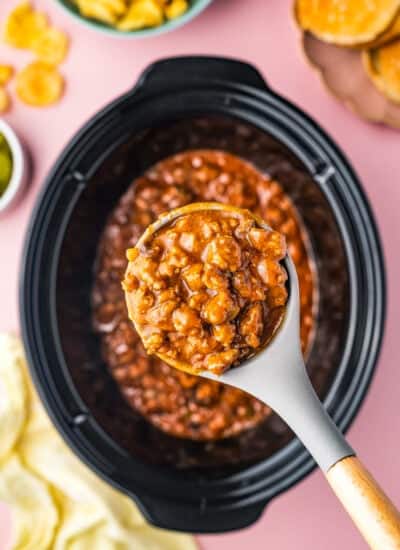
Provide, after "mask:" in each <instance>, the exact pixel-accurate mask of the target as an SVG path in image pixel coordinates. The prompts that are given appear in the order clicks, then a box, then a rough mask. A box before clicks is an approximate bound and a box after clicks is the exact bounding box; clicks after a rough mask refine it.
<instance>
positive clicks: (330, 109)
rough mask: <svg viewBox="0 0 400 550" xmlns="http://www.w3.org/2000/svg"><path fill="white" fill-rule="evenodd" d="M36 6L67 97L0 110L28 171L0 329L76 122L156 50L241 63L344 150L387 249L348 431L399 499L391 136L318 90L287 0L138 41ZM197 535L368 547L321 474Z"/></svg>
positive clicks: (225, 542)
mask: <svg viewBox="0 0 400 550" xmlns="http://www.w3.org/2000/svg"><path fill="white" fill-rule="evenodd" d="M15 4H16V0H1V1H0V21H1V20H3V19H4V16H5V14H6V13H7V12H8V11H9V10H10V8H12V7H13V6H14V5H15ZM35 4H36V5H37V6H40V7H43V8H45V9H46V10H47V11H48V12H49V13H50V14H51V16H52V18H53V21H54V22H56V23H58V24H59V25H60V26H62V27H63V28H64V29H66V30H67V31H68V32H69V34H70V36H71V43H72V44H71V51H70V55H69V57H68V60H67V62H66V63H65V64H64V65H63V66H62V72H63V73H64V74H65V77H66V80H67V89H66V95H65V98H64V99H63V100H62V101H61V102H60V103H59V104H57V105H56V106H55V107H52V108H49V109H45V110H40V109H38V110H35V109H31V108H29V107H26V106H24V105H22V104H20V103H17V102H16V101H15V102H14V106H13V109H12V110H11V112H10V113H9V114H7V115H6V116H5V118H6V120H8V121H9V122H11V123H12V125H13V126H14V128H15V129H16V130H17V131H18V132H19V134H20V136H21V137H22V138H23V139H24V140H25V142H26V144H27V146H28V148H29V150H30V151H31V154H32V158H33V164H34V169H33V178H32V180H31V183H30V188H29V191H28V193H27V195H26V196H25V198H24V200H23V201H22V202H21V204H20V205H18V206H17V208H16V209H15V210H13V211H12V212H10V213H9V214H7V215H6V216H5V217H4V218H2V219H0V258H1V271H0V292H1V302H0V330H16V331H18V311H17V279H18V264H19V258H20V252H21V244H22V240H23V236H24V231H25V227H26V224H27V220H28V217H29V214H30V211H31V208H32V205H33V202H34V200H35V197H36V195H37V193H38V191H39V189H40V187H41V186H42V184H43V179H44V177H45V175H46V173H47V171H48V170H49V168H50V166H51V165H52V163H53V162H54V160H55V159H56V158H57V156H58V155H59V153H60V151H61V150H62V148H63V147H64V145H65V144H66V142H67V141H68V140H69V139H70V137H71V136H72V135H73V134H74V133H75V131H76V130H77V129H78V128H79V127H80V126H81V125H82V124H83V123H84V122H85V121H86V120H87V119H88V117H90V116H91V115H92V114H93V113H95V112H96V111H97V110H98V109H99V108H100V107H102V106H103V105H105V104H106V103H107V102H109V101H110V100H111V99H113V98H114V97H115V96H117V95H118V94H120V93H122V92H124V91H125V90H127V89H128V88H129V87H130V86H132V85H133V83H134V82H135V81H136V79H137V77H138V75H139V74H140V73H141V71H142V70H143V69H144V68H145V67H146V66H147V65H148V64H149V63H151V62H152V61H153V60H155V59H157V58H160V57H165V56H171V55H180V54H219V55H227V56H233V57H238V58H241V59H244V60H248V61H250V62H252V63H254V64H255V65H256V66H257V67H258V68H259V69H260V71H261V72H262V74H263V75H264V76H265V78H266V79H267V81H268V82H269V84H270V85H271V87H272V88H273V89H275V90H276V91H278V92H280V93H281V94H283V95H284V96H286V97H288V98H289V99H291V100H293V101H294V102H295V103H297V104H298V105H299V106H300V107H302V108H303V109H304V110H305V111H306V112H308V113H310V114H311V115H312V116H313V117H314V118H315V119H316V120H317V121H318V122H320V123H321V125H322V126H323V127H324V128H325V129H326V130H328V132H329V133H330V134H331V135H332V136H333V138H334V139H335V140H336V141H337V142H338V144H339V145H340V146H341V147H342V148H343V149H344V151H345V152H346V153H347V155H348V157H349V159H350V161H351V162H352V163H353V165H354V167H355V169H356V171H357V172H358V174H359V176H360V178H361V180H362V182H363V184H364V188H365V190H366V192H367V194H368V196H369V198H370V200H371V202H372V205H373V209H374V211H375V214H376V217H377V220H378V224H379V227H380V230H381V234H382V239H383V243H384V246H385V252H386V257H387V269H388V283H389V291H390V292H389V300H390V303H389V308H388V319H387V327H386V338H385V342H384V347H383V351H382V354H381V357H380V361H379V365H378V369H377V375H376V377H375V379H374V382H373V384H372V387H371V390H370V392H369V395H368V397H367V399H366V400H365V403H364V406H363V407H362V410H361V412H360V414H359V416H358V417H357V420H356V422H355V424H354V426H353V427H352V429H351V430H350V432H349V439H350V442H351V443H352V445H353V446H354V447H355V448H356V449H357V450H358V452H359V455H360V456H361V457H362V458H363V459H364V461H365V463H366V464H367V466H368V467H369V468H370V469H371V470H372V471H373V472H374V474H375V476H376V477H377V479H378V480H379V481H380V482H381V483H382V485H383V486H384V487H385V488H386V490H387V492H388V493H389V495H390V496H391V497H392V498H393V500H394V501H395V502H396V503H397V505H400V476H399V463H398V462H399V461H398V458H397V457H398V453H399V451H400V429H399V420H398V418H399V413H398V403H399V388H400V384H399V381H400V371H399V368H398V356H399V352H398V348H397V346H398V344H399V340H398V327H399V324H400V307H399V305H400V290H399V288H400V284H399V281H400V261H399V259H398V246H399V234H400V215H399V206H400V181H399V161H400V134H399V133H396V132H395V131H394V130H390V129H385V128H382V127H378V126H374V125H371V124H368V123H366V122H363V121H361V120H359V119H358V118H356V116H354V115H353V114H352V113H350V112H348V111H347V110H346V109H345V108H344V107H342V106H341V105H340V104H338V103H337V101H336V100H335V99H333V98H332V97H330V96H329V95H328V93H327V92H326V90H325V89H324V88H323V87H322V85H321V83H320V82H319V80H318V78H317V76H316V75H315V74H314V73H313V71H312V70H311V68H310V67H309V66H307V64H306V63H305V61H304V59H303V58H302V54H301V51H300V47H299V40H298V35H297V31H296V29H295V26H294V24H293V22H292V18H291V13H290V4H291V2H290V1H288V0H275V1H269V2H267V1H266V0H246V1H244V0H215V1H214V3H213V4H212V5H211V7H209V8H208V9H207V10H206V11H205V12H204V13H203V14H202V15H200V16H199V17H198V18H197V19H196V20H195V21H194V22H192V23H190V24H189V25H187V26H186V27H184V28H182V29H179V30H177V31H175V32H173V33H172V34H167V35H165V36H161V37H159V38H154V39H153V38H152V39H146V40H139V41H123V40H116V39H113V38H109V37H105V36H102V35H99V34H97V33H95V32H94V31H91V30H87V29H86V28H84V27H82V26H80V25H79V24H78V23H77V22H75V21H73V20H71V19H70V18H69V17H67V16H66V15H65V14H64V13H63V11H61V10H60V9H59V8H58V7H57V6H56V5H55V4H56V2H54V1H51V0H47V1H46V0H41V1H39V0H37V1H36V2H35ZM28 59H30V55H29V54H27V53H26V52H18V51H15V50H11V49H10V48H7V47H6V46H4V45H0V63H1V62H12V63H14V64H15V65H16V66H22V65H23V64H24V63H25V62H26V61H27V60H28ZM349 78H351V75H349ZM0 510H1V509H0ZM7 523H8V516H7V515H6V513H4V512H3V514H2V513H1V511H0V539H1V537H2V536H3V541H1V540H0V550H4V549H5V548H6V539H7V533H6V531H7V529H4V527H3V528H2V526H4V525H6V524H7ZM2 532H3V535H1V533H2ZM4 536H5V538H4ZM200 541H201V544H202V547H203V548H204V549H205V550H216V549H218V550H228V549H229V550H239V549H242V548H245V547H247V548H251V549H252V550H257V549H261V548H263V549H264V548H271V549H276V550H278V549H279V550H289V549H297V548H307V549H314V548H315V549H323V550H337V549H338V548H341V549H351V550H361V549H363V548H366V545H365V543H364V542H363V541H362V540H361V538H360V537H359V535H358V534H357V532H356V530H355V528H354V527H353V526H352V524H351V522H350V520H349V519H348V518H347V517H346V515H345V513H344V512H343V511H342V509H341V507H340V505H339V504H338V502H337V501H336V499H335V498H334V496H333V495H332V494H331V492H330V490H329V488H328V487H327V485H326V483H325V481H324V479H323V476H322V474H321V473H319V472H315V473H313V474H312V475H311V476H309V477H308V478H307V479H306V480H305V481H303V482H302V483H300V484H299V485H297V486H296V488H294V489H292V490H290V491H288V492H287V493H285V494H284V495H282V496H280V497H279V498H277V499H276V500H275V501H273V502H272V503H271V505H270V506H269V507H268V509H267V511H266V512H265V514H264V516H263V517H262V519H261V520H260V521H259V522H258V523H257V524H256V525H254V526H253V527H251V528H249V529H246V530H243V531H241V532H239V533H234V534H228V535H218V536H203V537H200ZM38 550H39V549H38ZM382 550H384V549H382Z"/></svg>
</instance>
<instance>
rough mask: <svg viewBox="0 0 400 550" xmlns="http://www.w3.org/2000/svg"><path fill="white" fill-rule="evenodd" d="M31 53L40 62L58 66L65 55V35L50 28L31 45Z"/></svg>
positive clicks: (66, 43) (66, 39) (66, 48)
mask: <svg viewBox="0 0 400 550" xmlns="http://www.w3.org/2000/svg"><path fill="white" fill-rule="evenodd" d="M32 51H33V52H34V53H35V54H36V55H37V57H38V59H39V60H40V61H45V62H46V63H50V64H52V65H58V64H59V63H61V62H62V61H63V60H64V58H65V56H66V55H67V51H68V38H67V35H66V34H65V33H64V32H62V31H60V30H59V29H56V28H54V27H50V28H48V29H46V30H45V31H44V32H43V33H41V34H39V36H38V37H37V38H36V40H35V41H34V42H33V44H32Z"/></svg>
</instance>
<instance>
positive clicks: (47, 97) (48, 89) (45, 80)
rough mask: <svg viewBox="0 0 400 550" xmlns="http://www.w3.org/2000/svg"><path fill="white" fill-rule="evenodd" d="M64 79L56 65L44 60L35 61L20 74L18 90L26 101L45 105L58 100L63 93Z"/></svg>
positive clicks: (17, 81)
mask: <svg viewBox="0 0 400 550" xmlns="http://www.w3.org/2000/svg"><path fill="white" fill-rule="evenodd" d="M63 87H64V80H63V77H62V76H61V74H60V73H59V72H58V71H57V69H56V68H55V67H53V66H52V65H49V64H48V63H44V62H43V61H34V62H33V63H31V64H30V65H28V66H27V67H25V69H23V70H22V71H21V72H20V73H19V74H18V75H17V80H16V92H17V95H18V97H19V98H20V100H21V101H23V102H24V103H27V104H28V105H32V106H34V107H44V106H46V105H50V104H51V103H54V102H56V101H57V100H58V99H59V98H60V97H61V95H62V92H63Z"/></svg>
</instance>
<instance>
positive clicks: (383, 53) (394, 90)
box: [363, 40, 400, 103]
mask: <svg viewBox="0 0 400 550" xmlns="http://www.w3.org/2000/svg"><path fill="white" fill-rule="evenodd" d="M363 61H364V66H365V68H366V70H367V73H368V75H369V76H370V78H371V80H372V82H373V83H374V84H375V86H376V87H377V88H378V90H380V91H381V92H383V93H384V94H385V96H386V97H387V98H388V99H390V100H391V101H395V102H396V103H400V40H396V41H394V42H390V43H389V44H387V45H385V46H381V47H380V48H376V49H373V50H368V51H365V52H363Z"/></svg>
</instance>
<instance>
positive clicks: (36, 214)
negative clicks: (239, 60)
mask: <svg viewBox="0 0 400 550" xmlns="http://www.w3.org/2000/svg"><path fill="white" fill-rule="evenodd" d="M233 88H235V91H237V86H233ZM242 91H243V90H242ZM251 91H252V92H254V93H253V94H252V95H253V96H257V95H259V94H261V95H262V99H263V100H264V101H265V99H266V98H265V96H267V97H271V96H272V97H274V98H275V100H276V99H278V100H279V102H280V103H282V105H284V104H286V106H289V107H290V108H291V109H292V110H294V112H295V113H296V115H297V116H300V117H301V118H302V119H303V120H304V118H307V115H304V113H302V112H301V111H300V110H298V109H297V108H295V107H293V106H292V105H291V104H288V102H286V101H285V100H283V99H282V98H280V97H279V96H276V95H275V94H271V93H269V92H268V93H267V94H266V93H261V92H259V91H258V90H251ZM249 92H250V90H246V93H247V94H248V93H249ZM127 97H129V99H130V101H131V93H128V94H127V95H125V96H122V98H120V99H117V100H116V101H115V102H113V103H112V104H111V105H110V106H109V107H107V108H106V109H105V110H103V111H102V112H101V113H99V114H98V115H97V116H95V117H94V120H93V119H92V120H91V121H89V123H88V125H86V126H85V127H84V128H83V129H82V130H81V132H79V133H78V134H77V136H76V137H75V139H73V140H72V142H71V143H70V145H69V146H68V147H67V148H66V150H65V151H64V154H63V155H62V156H61V157H60V159H59V161H58V163H57V164H56V165H55V167H54V169H53V171H52V172H51V174H50V175H49V177H48V178H47V184H46V186H45V188H44V189H43V192H42V194H41V197H40V198H39V201H38V203H37V205H36V207H35V211H34V213H33V215H32V218H31V226H30V227H31V230H32V233H33V225H34V220H36V218H37V217H39V214H40V205H41V204H42V202H43V199H44V196H45V194H46V193H47V191H48V190H49V189H50V187H51V183H52V180H54V179H55V177H56V175H57V171H58V170H59V169H62V164H63V162H64V161H65V158H67V156H68V153H71V151H72V150H73V149H74V147H75V146H76V145H77V144H78V143H79V142H80V139H81V137H82V136H83V135H85V134H87V133H88V131H89V130H90V129H91V128H92V127H93V125H95V124H96V122H97V121H98V120H99V119H103V118H104V117H105V116H106V115H107V113H110V112H112V111H113V109H114V107H115V106H118V104H122V103H123V102H124V99H126V98H127ZM308 122H309V123H311V124H312V125H313V126H314V130H315V131H316V132H317V133H319V136H320V137H321V138H322V139H324V138H325V142H326V143H327V145H328V148H329V146H330V147H331V149H333V152H335V153H336V154H337V155H338V156H339V159H340V163H341V164H344V167H345V168H346V169H347V171H348V172H350V177H351V179H352V180H353V184H354V183H356V185H359V184H358V181H357V179H356V177H355V175H354V174H353V173H352V171H351V169H349V166H348V164H347V162H346V161H345V160H344V159H343V156H342V155H341V153H340V152H339V151H338V150H337V148H336V146H335V145H334V144H333V143H329V141H330V139H329V138H327V136H326V135H325V136H324V132H323V131H322V130H321V129H319V127H318V125H315V123H314V122H313V121H311V120H309V121H308ZM330 152H332V150H331V151H330ZM359 191H360V190H359ZM359 194H360V192H359ZM361 195H362V196H361V198H362V203H363V206H364V208H365V207H366V206H367V209H368V205H367V204H366V198H365V196H364V194H363V193H361ZM369 214H370V213H369ZM370 219H371V220H373V218H372V217H371V218H370ZM375 242H376V243H377V244H378V245H379V239H378V238H377V234H376V231H375ZM28 245H29V238H28V239H27V241H26V245H25V246H26V249H25V252H24V256H23V258H24V260H23V263H24V265H26V260H27V258H28V255H29V251H28ZM382 262H383V260H382ZM382 266H383V263H382ZM382 274H383V271H382ZM23 280H24V274H23V271H22V276H21V281H23ZM376 284H378V283H376ZM20 297H21V318H23V317H24V315H23V310H24V304H23V288H21V293H20ZM21 321H23V319H21ZM21 324H22V326H23V333H24V341H25V342H26V343H27V342H28V335H27V333H26V328H27V327H26V326H25V323H24V322H22V323H21ZM382 330H383V327H382V328H381V332H382ZM380 339H381V336H380V335H377V340H378V344H379V341H380ZM378 347H379V346H378ZM28 349H29V348H28ZM376 354H377V350H375V355H376ZM32 361H33V358H32V356H31V357H30V363H31V364H32ZM372 363H374V361H372ZM31 370H35V369H33V368H32V369H31ZM370 370H371V373H370V375H371V374H372V370H373V368H371V369H370ZM35 381H36V386H37V387H39V390H41V384H40V383H39V379H36V373H35ZM366 388H367V386H364V388H363V390H362V392H360V393H364V392H365V391H366ZM40 393H41V397H42V399H44V401H45V402H46V401H47V399H46V396H44V395H42V392H41V391H40ZM358 401H359V399H358ZM358 405H360V403H358ZM357 410H358V407H356V408H355V409H354V411H353V414H352V416H351V418H352V417H354V415H355V414H356V412H357ZM51 413H52V414H51V416H52V417H53V420H56V423H57V425H58V426H59V422H58V419H55V418H54V415H53V411H51ZM351 418H348V420H347V422H350V420H351ZM59 427H60V426H59ZM60 429H61V431H62V432H63V435H64V437H65V435H66V434H65V433H64V429H63V428H61V427H60ZM68 441H69V443H70V445H72V446H73V448H74V450H75V452H77V448H76V445H75V444H73V442H72V438H71V440H70V438H69V437H68ZM293 443H295V444H296V447H301V445H300V444H298V442H297V441H295V442H293ZM288 447H289V445H288V446H286V447H285V448H284V449H283V450H286V449H287V448H288ZM78 454H80V455H81V453H80V452H78ZM305 457H306V458H308V460H306V461H305V463H304V466H303V469H304V474H302V475H299V476H296V479H294V480H293V481H291V482H290V483H289V484H288V485H291V484H292V483H295V482H296V481H298V480H299V479H301V478H302V477H304V475H306V474H307V473H308V471H310V469H312V467H313V465H314V464H313V461H312V460H311V459H310V457H309V455H308V454H306V455H305ZM81 458H82V456H81ZM267 460H269V459H267ZM85 461H86V460H85ZM264 462H265V461H264ZM261 464H262V463H261ZM261 464H260V465H257V466H261ZM91 466H92V467H93V465H92V464H91ZM257 466H256V468H257ZM244 472H247V470H244ZM241 473H242V472H241ZM105 475H106V479H108V481H110V479H109V477H108V476H107V474H105ZM120 488H121V487H120ZM286 488H287V487H282V489H281V490H284V489H286ZM279 492H280V491H279ZM275 494H276V493H275Z"/></svg>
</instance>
